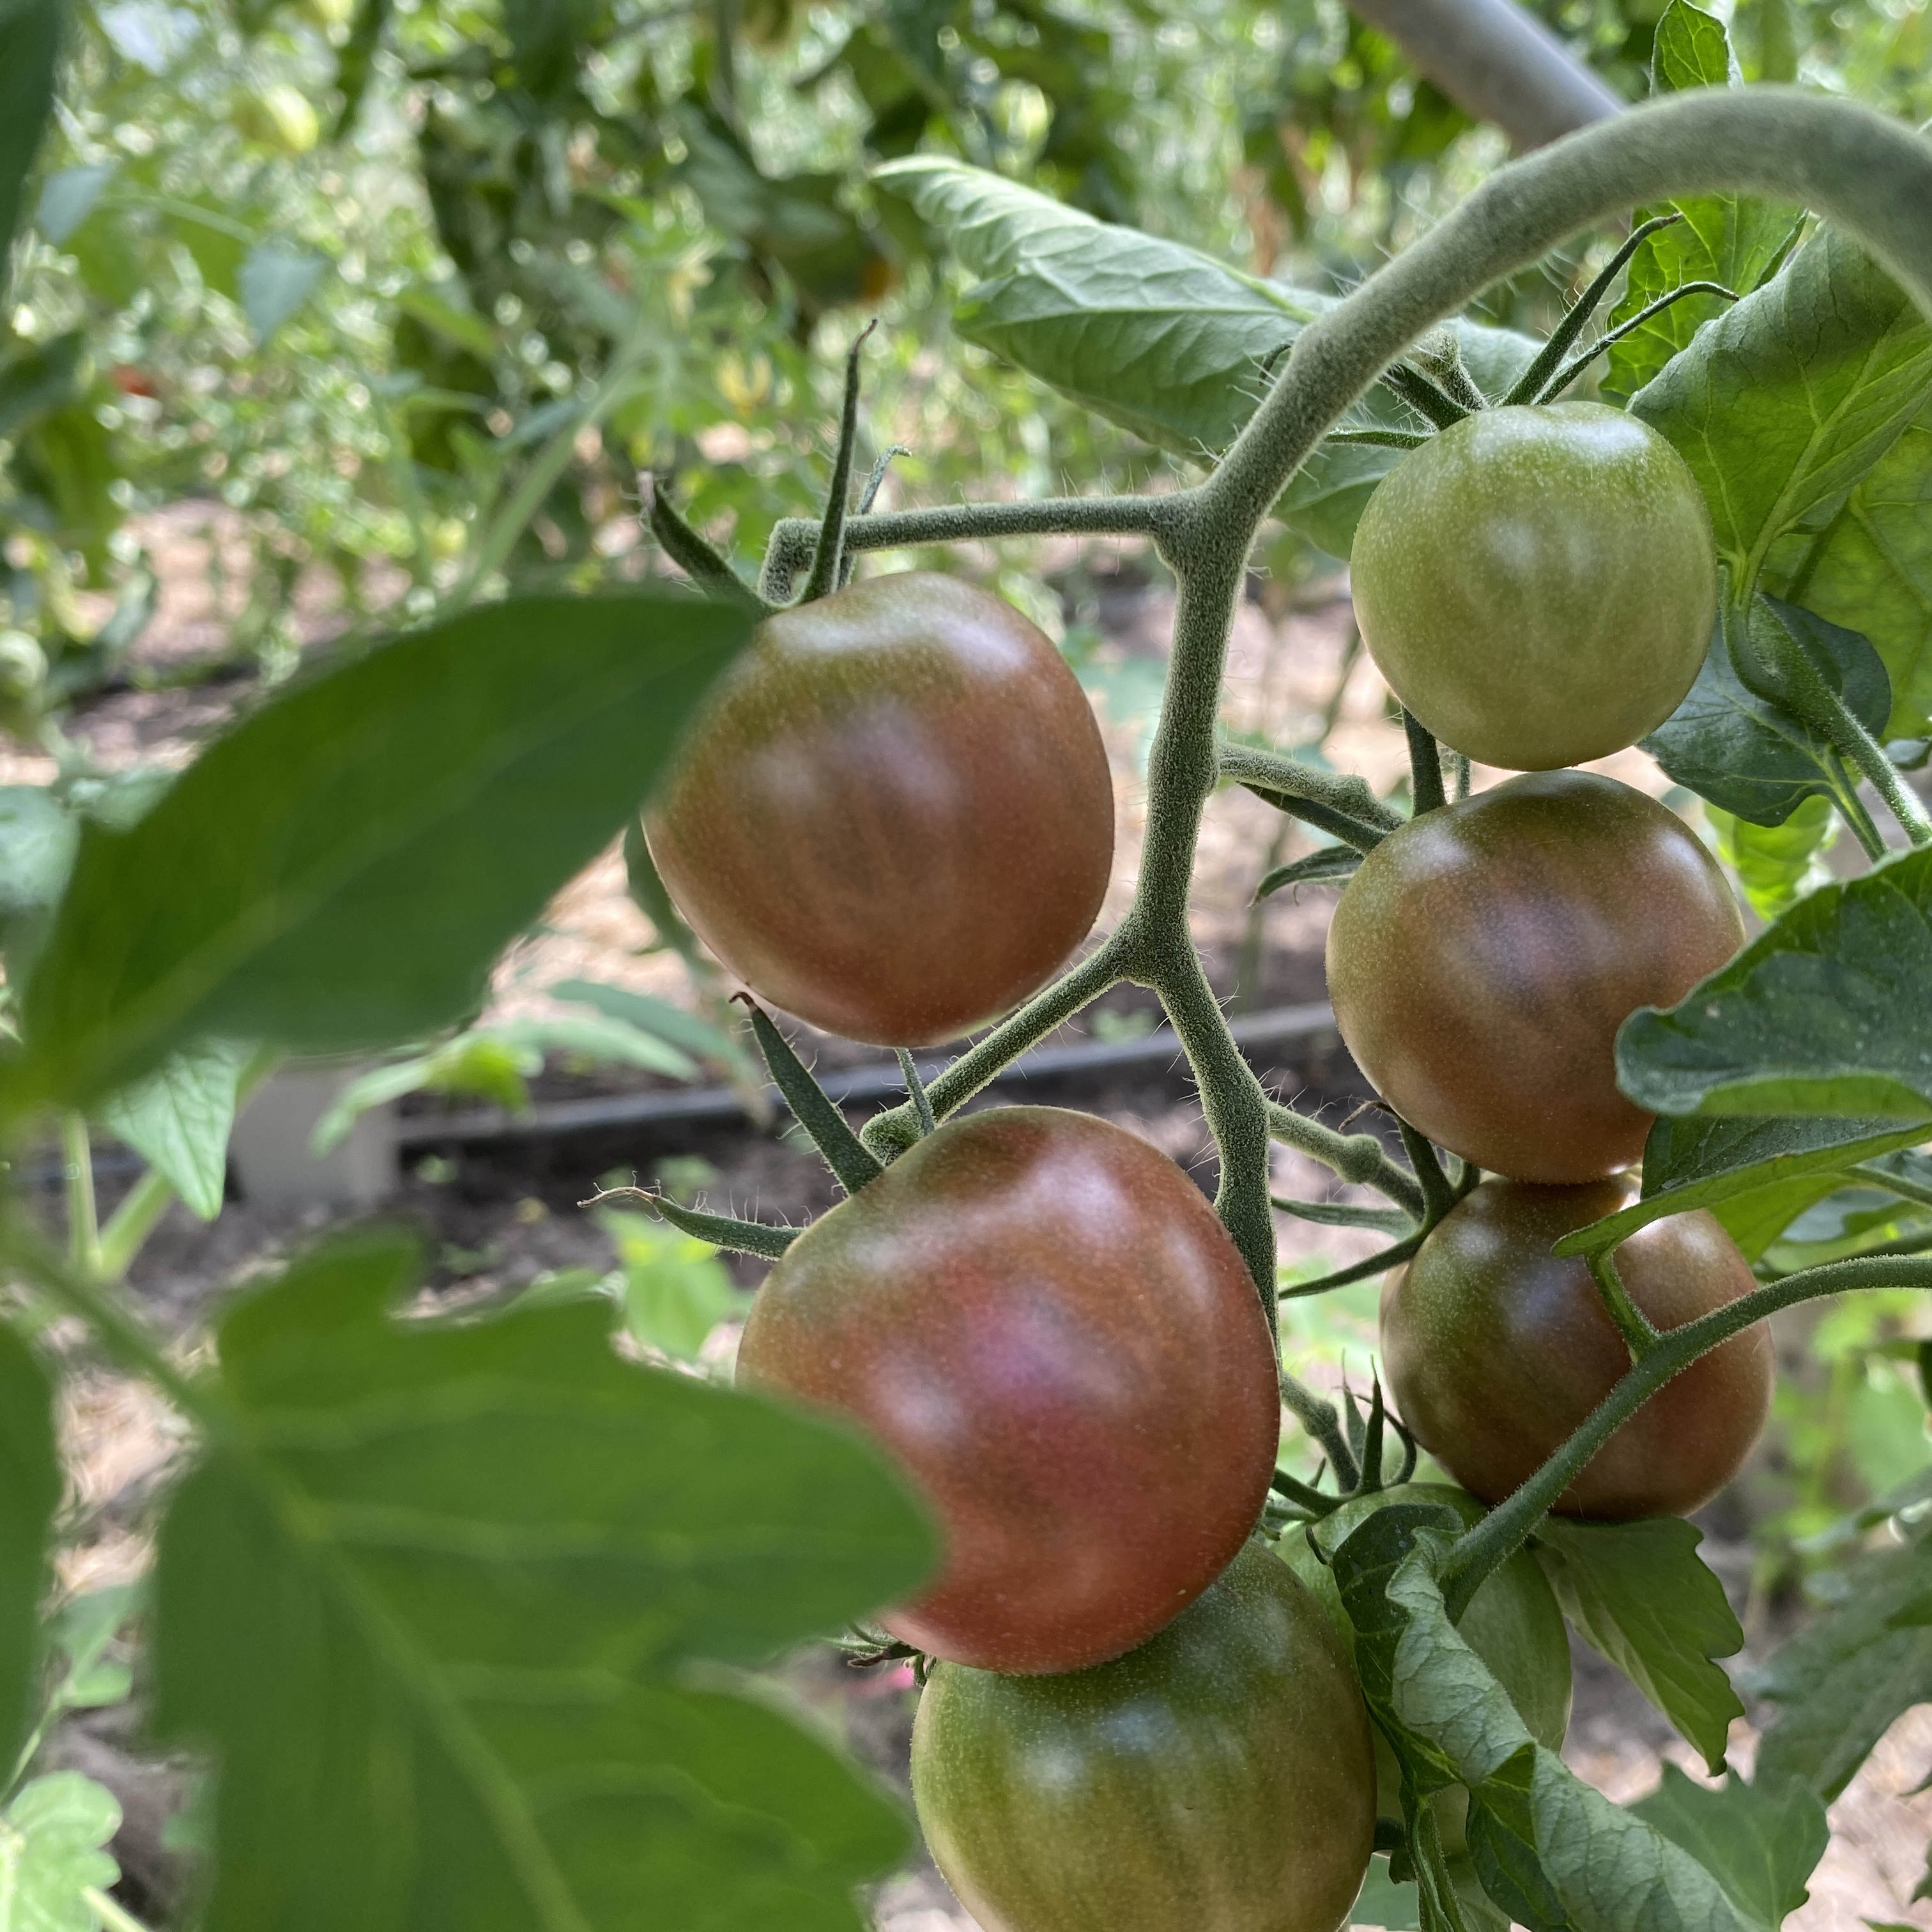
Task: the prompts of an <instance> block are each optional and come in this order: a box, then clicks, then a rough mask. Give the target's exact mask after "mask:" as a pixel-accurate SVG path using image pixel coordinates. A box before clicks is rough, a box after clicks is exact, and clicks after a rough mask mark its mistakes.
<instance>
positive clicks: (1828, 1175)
mask: <svg viewBox="0 0 1932 1932" xmlns="http://www.w3.org/2000/svg"><path fill="white" fill-rule="evenodd" d="M1928 1133H1932V1121H1915V1122H1909V1123H1907V1124H1903V1125H1901V1124H1900V1123H1899V1122H1897V1121H1891V1120H1884V1119H1881V1120H1872V1119H1869V1118H1855V1117H1853V1118H1845V1119H1835V1118H1832V1117H1830V1116H1829V1115H1826V1116H1823V1117H1806V1116H1804V1115H1790V1116H1784V1117H1778V1116H1772V1117H1769V1118H1763V1119H1760V1118H1754V1117H1752V1116H1750V1115H1720V1116H1717V1117H1715V1118H1713V1117H1712V1116H1709V1115H1688V1116H1687V1117H1685V1118H1682V1119H1676V1120H1673V1119H1672V1118H1670V1116H1669V1115H1664V1116H1663V1117H1661V1118H1660V1119H1659V1120H1658V1122H1657V1123H1656V1124H1655V1126H1654V1127H1652V1129H1651V1130H1650V1136H1649V1139H1648V1140H1646V1142H1645V1143H1644V1151H1643V1197H1642V1199H1640V1200H1638V1201H1636V1202H1633V1203H1632V1204H1631V1205H1630V1206H1629V1207H1628V1208H1622V1209H1621V1210H1619V1211H1618V1212H1617V1213H1616V1214H1607V1215H1606V1216H1604V1218H1603V1220H1601V1221H1593V1222H1592V1223H1590V1225H1589V1226H1588V1227H1586V1228H1579V1229H1577V1230H1576V1231H1575V1232H1574V1233H1571V1234H1568V1235H1565V1236H1564V1237H1563V1238H1562V1240H1561V1241H1559V1242H1558V1243H1557V1244H1556V1253H1558V1254H1559V1255H1581V1254H1594V1253H1596V1252H1597V1251H1598V1250H1599V1249H1602V1248H1608V1247H1615V1246H1616V1244H1617V1243H1618V1242H1619V1241H1622V1240H1623V1239H1624V1238H1625V1236H1626V1235H1633V1234H1634V1233H1635V1232H1637V1229H1640V1228H1641V1227H1643V1226H1645V1225H1646V1223H1649V1222H1652V1221H1655V1220H1661V1218H1662V1217H1664V1215H1666V1214H1682V1213H1683V1212H1685V1211H1686V1210H1687V1209H1688V1208H1712V1209H1713V1210H1715V1211H1716V1212H1717V1213H1718V1218H1719V1219H1720V1220H1722V1221H1723V1222H1724V1225H1725V1226H1727V1228H1728V1229H1730V1231H1731V1235H1732V1238H1733V1239H1734V1240H1735V1241H1737V1242H1738V1244H1739V1246H1740V1247H1743V1248H1744V1249H1745V1256H1746V1258H1747V1259H1756V1258H1757V1255H1758V1254H1760V1253H1763V1249H1764V1247H1765V1246H1766V1245H1767V1244H1769V1242H1771V1241H1773V1240H1774V1239H1775V1238H1776V1237H1777V1235H1778V1232H1780V1231H1781V1229H1783V1228H1784V1226H1785V1224H1786V1223H1787V1222H1788V1221H1789V1220H1790V1219H1791V1217H1792V1216H1793V1214H1799V1213H1801V1212H1802V1211H1803V1210H1804V1209H1805V1208H1807V1207H1808V1206H1809V1205H1811V1202H1814V1201H1818V1200H1822V1199H1823V1198H1824V1196H1826V1195H1827V1194H1829V1193H1832V1192H1833V1191H1834V1190H1835V1189H1836V1188H1837V1187H1839V1186H1841V1184H1842V1183H1841V1179H1840V1177H1841V1176H1842V1175H1843V1174H1844V1173H1845V1172H1846V1170H1847V1169H1849V1168H1851V1167H1852V1166H1855V1164H1856V1163H1858V1162H1860V1161H1863V1160H1871V1159H1873V1157H1875V1156H1877V1155H1879V1154H1888V1153H1890V1152H1891V1151H1892V1150H1893V1149H1894V1148H1905V1147H1911V1146H1914V1145H1916V1144H1917V1143H1918V1142H1920V1141H1922V1140H1924V1139H1925V1138H1926V1136H1927V1134H1928ZM1787 1203H1789V1204H1790V1205H1789V1206H1788V1207H1787V1205H1786V1204H1787ZM1753 1243H1755V1246H1753V1245H1751V1244H1753Z"/></svg>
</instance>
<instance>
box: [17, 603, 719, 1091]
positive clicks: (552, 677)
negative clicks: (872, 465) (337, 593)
mask: <svg viewBox="0 0 1932 1932" xmlns="http://www.w3.org/2000/svg"><path fill="white" fill-rule="evenodd" d="M745 628H746V619H745V617H744V616H742V614H741V613H736V612H734V611H731V610H726V609H724V608H723V607H720V606H715V605H708V604H699V603H697V602H695V601H691V600H690V599H688V598H679V597H676V596H673V595H669V594H655V595H653V594H647V593H638V594H631V595H623V596H613V597H610V598H595V599H574V598H535V597H533V598H519V599H512V600H511V601H507V602H505V603H502V604H493V605H489V606H487V607H484V608H481V609H478V610H472V611H470V612H468V613H465V614H463V615H462V616H457V617H453V618H450V619H446V621H445V622H442V623H440V624H437V625H434V626H432V627H431V628H428V629H426V630H423V631H417V632H415V633H413V634H410V635H408V636H406V637H401V638H398V639H397V640H395V641H394V642H392V643H389V644H387V645H385V646H381V647H380V648H378V649H373V650H371V651H370V652H368V653H367V655H364V656H362V657H360V658H356V659H355V660H354V661H351V662H350V663H348V664H344V665H342V666H341V667H340V668H338V669H335V670H331V671H329V672H328V673H326V674H324V675H322V676H317V677H316V678H314V679H312V680H311V681H309V682H306V683H305V684H303V685H301V686H299V688H295V689H293V690H291V691H289V692H287V694H284V695H283V696H281V697H278V698H277V699H275V700H273V701H272V702H271V703H268V704H266V705H264V706H263V707H262V708H261V709H259V710H258V711H256V712H254V713H253V714H252V715H251V716H249V717H248V718H245V720H244V721H242V723H241V724H239V725H237V726H236V727H234V728H233V730H230V731H229V733H227V734H226V736H223V737H222V738H220V739H217V740H216V742H214V744H213V745H211V746H210V747H209V748H208V750H206V751H204V752H203V753H202V755H201V757H199V759H198V760H196V762H195V763H193V765H191V766H190V767H189V768H188V769H187V771H186V772H184V773H183V774H182V775H181V777H180V778H178V780H177V781H175V784H173V785H172V787H170V788H169V790H167V792H166V793H164V794H163V796H162V797H161V798H160V800H159V801H158V802H157V803H156V804H155V805H154V806H153V807H152V808H151V809H150V810H149V811H148V812H147V814H145V816H144V817H142V818H141V819H140V820H139V821H138V822H137V823H136V824H135V825H134V826H133V827H132V828H131V829H129V830H127V831H126V832H118V833H116V832H107V831H104V830H101V829H99V828H98V827H95V826H89V827H87V828H86V830H85V831H84V832H83V835H82V840H81V846H80V855H79V856H78V858H77V860H76V862H75V866H74V877H73V880H72V882H71V884H70V886H69V887H68V892H67V895H66V897H65V898H64V899H63V901H62V904H61V909H60V911H59V913H58V915H57V916H56V919H55V926H54V929H53V931H52V934H51V935H49V939H48V941H47V944H46V949H45V950H44V951H43V953H41V955H40V959H39V961H38V962H37V965H36V968H35V971H34V977H33V979H32V980H31V982H30V983H29V985H28V989H27V992H26V1000H25V1003H24V1006H25V1010H24V1015H23V1019H24V1030H25V1031H26V1036H27V1039H28V1058H27V1061H26V1064H25V1065H24V1067H21V1068H20V1070H18V1076H17V1079H16V1082H15V1083H14V1094H15V1097H16V1098H17V1099H18V1100H23V1101H24V1100H26V1099H28V1098H29V1097H46V1098H49V1099H53V1098H58V1100H62V1101H63V1102H65V1103H68V1104H75V1105H85V1104H86V1103H88V1102H89V1101H91V1100H95V1099H96V1098H98V1097H99V1096H100V1095H101V1094H104V1093H105V1092H107V1091H111V1090H112V1089H113V1088H115V1087H117V1086H121V1085H125V1084H127V1082H129V1081H130V1080H133V1079H137V1078H139V1076H141V1075H142V1074H143V1073H145V1072H147V1071H148V1069H150V1068H151V1067H153V1066H154V1065H156V1064H157V1063H158V1062H159V1061H160V1060H161V1059H162V1058H163V1057H164V1056H165V1055H166V1053H167V1052H169V1050H170V1049H172V1048H173V1047H174V1046H176V1045H177V1044H178V1043H180V1042H181V1041H182V1040H184V1039H188V1038H193V1037H196V1036H202V1037H205V1036H207V1035H208V1034H222V1035H226V1036H228V1037H235V1038H244V1039H255V1040H263V1041H265V1042H267V1043H272V1044H275V1045H278V1046H290V1047H295V1048H300V1049H308V1050H311V1051H329V1050H337V1049H346V1048H350V1047H354V1046H381V1045H386V1044H388V1043H391V1042H394V1041H396V1040H407V1039H410V1038H411V1037H422V1035H423V1034H426V1033H428V1032H430V1031H432V1030H434V1028H437V1027H438V1026H441V1025H446V1024H447V1023H448V1022H449V1021H451V1020H452V1019H454V1018H455V1016H458V1015H459V1014H460V1013H463V1012H464V1011H465V1010H469V1009H471V1008H473V1007H475V1005H476V1004H478V1001H479V998H480V996H481V992H482V990H483V981H484V975H485V974H486V973H487V971H488V968H489V966H490V962H492V960H493V959H494V958H495V956H496V953H497V952H498V951H499V949H500V948H501V947H502V946H503V945H504V944H505V942H507V941H508V940H509V939H510V938H512V937H513V936H514V935H515V934H516V933H517V932H520V930H522V929H523V927H524V926H526V925H527V924H528V923H529V921H530V920H531V919H533V918H535V916H536V914H537V913H538V911H539V910H541V907H542V906H543V904H544V901H546V900H547V898H549V897H550V894H551V893H552V892H554V891H555V890H556V888H557V887H558V886H560V885H561V884H562V883H563V882H564V881H565V880H566V879H568V877H570V876H571V874H572V873H573V872H574V871H576V870H577V868H579V867H580V866H581V865H583V864H585V863H586V862H587V861H588V860H589V859H590V858H591V856H592V855H593V854H594V853H595V852H596V851H597V850H598V847H600V846H601V845H602V844H604V841H606V840H607V839H608V838H610V837H611V835H613V833H614V832H616V830H617V829H618V828H619V826H621V825H622V823H624V821H625V819H627V818H628V817H629V816H630V815H631V814H632V813H633V812H634V811H636V809H637V806H638V805H639V803H640V800H641V799H642V797H643V795H644V794H645V793H646V792H648V790H649V788H650V786H651V784H652V779H653V778H654V777H655V774H656V771H657V769H658V765H659V763H660V762H661V760H662V759H663V758H664V757H665V755H666V754H667V752H668V751H669V750H670V745H671V743H672V742H673V739H674V738H675V736H676V732H677V730H678V728H679V724H681V723H682V720H683V718H685V715H687V714H688V712H689V711H690V709H691V707H692V706H694V704H695V703H697V700H698V699H699V698H700V696H701V695H702V694H703V691H704V688H705V687H706V685H707V684H708V682H709V680H710V679H711V678H712V676H715V673H717V671H718V670H719V669H720V668H721V667H722V666H723V664H724V662H725V661H726V660H727V658H728V657H729V656H730V654H731V652H733V650H734V649H736V647H737V646H738V645H739V643H741V642H742V640H743V637H744V636H745Z"/></svg>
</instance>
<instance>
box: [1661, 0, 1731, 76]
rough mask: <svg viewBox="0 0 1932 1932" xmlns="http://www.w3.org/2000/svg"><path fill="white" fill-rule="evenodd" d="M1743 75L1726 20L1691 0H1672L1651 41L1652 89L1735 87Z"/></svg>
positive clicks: (1665, 9)
mask: <svg viewBox="0 0 1932 1932" xmlns="http://www.w3.org/2000/svg"><path fill="white" fill-rule="evenodd" d="M1743 79H1744V77H1743V75H1742V74H1740V73H1739V71H1738V60H1737V56H1736V55H1735V54H1734V53H1733V52H1732V51H1731V37H1730V34H1727V33H1726V32H1725V31H1724V22H1723V21H1721V20H1719V19H1718V17H1716V16H1715V14H1712V13H1705V12H1704V11H1703V10H1702V9H1701V8H1700V7H1693V6H1691V5H1689V4H1688V0H1670V5H1669V6H1667V7H1665V8H1664V14H1663V17H1662V18H1661V20H1659V21H1658V23H1657V34H1656V37H1655V39H1654V40H1652V42H1651V49H1650V84H1651V86H1652V89H1653V90H1654V91H1655V92H1658V93H1659V94H1666V93H1671V92H1676V90H1677V89H1680V88H1685V87H1735V86H1739V84H1740V83H1742V80H1743Z"/></svg>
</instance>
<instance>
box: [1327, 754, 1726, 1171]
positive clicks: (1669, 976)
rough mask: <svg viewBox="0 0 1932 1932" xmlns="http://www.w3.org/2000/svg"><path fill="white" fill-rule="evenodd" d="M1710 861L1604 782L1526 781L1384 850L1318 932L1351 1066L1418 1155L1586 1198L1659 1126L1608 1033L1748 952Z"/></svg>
mask: <svg viewBox="0 0 1932 1932" xmlns="http://www.w3.org/2000/svg"><path fill="white" fill-rule="evenodd" d="M1744 936H1745V929H1744V920H1743V917H1742V915H1741V914H1740V913H1739V910H1738V907H1737V901H1736V899H1734V898H1733V897H1732V895H1731V889H1730V886H1727V884H1726V883H1724V874H1722V873H1721V872H1720V871H1718V865H1717V862H1716V861H1715V859H1712V856H1711V855H1710V854H1709V853H1708V852H1706V850H1705V849H1704V847H1703V846H1702V845H1701V844H1699V843H1698V841H1697V838H1696V836H1695V835H1694V834H1693V833H1692V832H1690V831H1689V830H1688V829H1686V828H1685V826H1684V824H1683V823H1682V821H1681V820H1679V819H1678V818H1677V817H1676V815H1675V814H1673V813H1672V812H1670V811H1667V809H1666V808H1664V806H1662V805H1659V804H1658V802H1657V801H1656V800H1655V799H1652V798H1648V797H1646V796H1645V795H1644V794H1643V793H1642V792H1640V791H1635V790H1632V789H1631V787H1629V786H1628V785H1626V784H1619V783H1617V781H1616V780H1615V779H1614V778H1598V777H1595V776H1594V775H1592V774H1590V773H1588V772H1532V773H1529V774H1527V775H1525V776H1523V777H1520V778H1511V779H1508V780H1507V781H1505V783H1503V784H1499V785H1498V786H1497V787H1496V789H1495V790H1493V791H1485V792H1480V793H1478V794H1477V795H1476V796H1475V797H1473V798H1470V799H1465V800H1463V802H1461V803H1460V804H1457V805H1444V806H1442V807H1441V808H1439V809H1438V810H1436V811H1430V812H1425V813H1424V814H1423V815H1422V816H1421V817H1420V818H1415V819H1412V820H1410V821H1409V823H1408V824H1406V825H1405V826H1401V827H1400V828H1399V829H1397V830H1396V831H1394V832H1391V833H1390V834H1389V835H1388V837H1387V838H1385V839H1384V840H1383V841H1382V843H1381V844H1379V845H1378V846H1377V847H1376V848H1375V850H1373V852H1371V853H1370V854H1369V855H1368V856H1367V858H1366V859H1364V860H1363V861H1362V863H1361V868H1360V869H1359V870H1358V871H1357V872H1356V874H1355V877H1353V878H1352V879H1351V880H1349V883H1348V886H1347V888H1346V890H1345V891H1344V892H1343V894H1342V898H1341V903H1340V904H1339V905H1337V907H1336V909H1335V917H1334V923H1333V924H1332V925H1331V926H1330V928H1329V931H1328V992H1329V997H1330V998H1331V999H1332V1000H1333V1001H1334V1006H1335V1019H1336V1023H1337V1025H1338V1026H1339V1027H1340V1029H1341V1034H1342V1037H1343V1040H1346V1042H1347V1043H1348V1046H1349V1052H1351V1053H1352V1054H1353V1055H1354V1056H1355V1063H1356V1064H1357V1065H1358V1067H1361V1070H1362V1071H1363V1073H1364V1074H1366V1075H1367V1076H1368V1078H1369V1079H1370V1080H1371V1081H1372V1082H1374V1084H1375V1085H1376V1088H1377V1089H1378V1090H1379V1091H1380V1093H1381V1094H1382V1097H1383V1098H1384V1099H1385V1100H1387V1101H1388V1103H1389V1105H1390V1106H1392V1107H1393V1108H1394V1109H1395V1110H1396V1112H1397V1113H1398V1114H1400V1115H1401V1116H1402V1117H1403V1119H1404V1120H1406V1121H1408V1122H1409V1124H1410V1125H1411V1126H1412V1127H1417V1128H1419V1129H1420V1130H1421V1131H1422V1132H1423V1133H1425V1134H1427V1136H1429V1137H1430V1139H1431V1140H1433V1141H1436V1142H1439V1144H1440V1145H1442V1146H1444V1147H1446V1148H1449V1149H1450V1150H1451V1151H1452V1152H1454V1153H1456V1154H1460V1155H1462V1156H1463V1158H1464V1159H1465V1160H1472V1161H1474V1162H1475V1163H1476V1164H1477V1166H1479V1167H1484V1168H1487V1169H1490V1170H1491V1171H1492V1172H1496V1173H1499V1174H1506V1175H1509V1176H1511V1178H1513V1179H1515V1180H1518V1181H1595V1180H1598V1179H1601V1178H1602V1177H1603V1176H1604V1175H1607V1174H1610V1173H1612V1172H1615V1170H1616V1169H1618V1168H1620V1167H1626V1166H1629V1165H1630V1164H1631V1163H1632V1162H1634V1161H1635V1160H1638V1159H1640V1157H1641V1156H1642V1155H1643V1142H1644V1136H1646V1134H1647V1133H1649V1130H1650V1124H1651V1121H1652V1118H1654V1116H1652V1115H1649V1114H1647V1113H1646V1112H1644V1111H1643V1109H1641V1108H1640V1107H1638V1106H1636V1105H1635V1104H1634V1103H1632V1102H1631V1101H1630V1100H1626V1099H1625V1097H1624V1096H1623V1095H1622V1094H1621V1093H1620V1092H1619V1091H1618V1088H1617V1080H1616V1037H1617V1029H1618V1028H1619V1027H1620V1026H1621V1025H1622V1024H1623V1022H1625V1020H1626V1019H1628V1017H1629V1016H1630V1015H1631V1013H1634V1011H1635V1010H1637V1008H1638V1007H1642V1006H1659V1007H1668V1006H1674V1005H1675V1004H1676V1003H1677V1001H1679V1000H1681V999H1682V998H1683V997H1684V995H1685V994H1686V993H1688V992H1690V990H1691V988H1692V987H1693V986H1695V985H1696V984H1697V982H1698V981H1699V980H1702V979H1703V978H1704V977H1706V975H1707V974H1711V973H1714V972H1715V971H1717V969H1718V968H1719V967H1720V966H1721V965H1723V964H1724V962H1725V961H1726V960H1727V959H1729V958H1730V956H1731V955H1732V954H1733V953H1735V952H1736V950H1738V948H1739V947H1740V946H1742V944H1743V943H1744Z"/></svg>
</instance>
